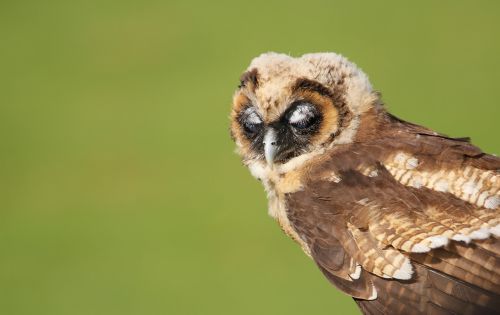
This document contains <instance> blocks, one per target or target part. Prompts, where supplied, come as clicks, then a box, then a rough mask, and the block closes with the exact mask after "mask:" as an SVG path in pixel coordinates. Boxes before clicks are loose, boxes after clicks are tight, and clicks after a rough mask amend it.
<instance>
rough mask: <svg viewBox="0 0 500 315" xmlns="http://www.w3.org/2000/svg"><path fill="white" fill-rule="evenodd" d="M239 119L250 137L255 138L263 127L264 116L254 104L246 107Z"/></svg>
mask: <svg viewBox="0 0 500 315" xmlns="http://www.w3.org/2000/svg"><path fill="white" fill-rule="evenodd" d="M238 120H239V122H240V125H241V126H242V127H243V130H244V131H245V134H246V136H247V137H249V138H253V137H254V136H255V135H256V134H258V133H259V131H260V130H261V129H262V118H260V116H259V114H258V113H257V111H256V110H255V108H254V107H253V106H248V107H247V108H245V109H244V110H243V111H242V112H241V115H240V117H239V118H238Z"/></svg>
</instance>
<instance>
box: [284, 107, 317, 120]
mask: <svg viewBox="0 0 500 315" xmlns="http://www.w3.org/2000/svg"><path fill="white" fill-rule="evenodd" d="M313 116H314V109H313V108H312V105H310V104H301V105H299V106H297V108H296V109H295V110H294V111H293V113H292V116H290V118H289V119H288V122H289V123H291V124H297V123H300V122H301V121H304V120H309V119H310V118H312V117H313Z"/></svg>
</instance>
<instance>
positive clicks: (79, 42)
mask: <svg viewBox="0 0 500 315" xmlns="http://www.w3.org/2000/svg"><path fill="white" fill-rule="evenodd" d="M499 15H500V2H497V1H418V2H417V1H412V2H410V1H384V2H375V1H363V2H361V1H349V2H347V1H283V2H281V3H269V2H268V1H261V0H256V1H244V2H237V1H225V2H210V1H204V2H202V1H198V2H194V1H183V2H181V1H179V2H170V1H117V0H99V1H98V0H86V1H83V0H82V1H62V0H61V1H22V0H20V1H13V0H10V1H9V0H4V1H2V2H1V3H0V43H1V44H0V45H1V46H0V313H1V314H13V315H17V314H50V315H58V314H70V315H73V314H75V315H78V314H82V315H87V314H103V315H110V314H120V315H126V314H356V313H358V311H357V309H356V307H355V305H354V303H353V302H352V300H351V299H350V298H348V297H346V296H344V295H343V294H341V293H339V292H338V291H337V290H336V289H334V288H333V287H331V286H330V285H329V284H328V283H327V281H326V280H325V279H324V278H323V277H322V275H321V274H320V272H319V271H318V270H317V269H316V267H315V266H314V264H313V263H312V261H310V260H309V259H308V258H307V257H306V256H305V255H304V254H302V252H301V251H300V249H299V247H298V246H296V245H295V244H294V243H293V242H292V241H291V240H289V239H288V238H286V237H285V236H284V235H283V233H282V232H281V231H280V229H279V228H278V226H277V225H276V224H275V223H274V222H273V221H272V220H271V219H270V218H269V217H268V216H267V213H266V211H267V210H266V200H265V194H264V192H263V189H262V187H261V186H260V184H259V183H258V182H257V181H256V180H254V179H253V178H251V176H250V175H249V172H248V171H247V170H246V169H244V167H242V165H241V163H240V161H239V159H238V157H237V156H236V155H235V154H234V152H233V149H234V146H233V143H232V142H231V140H230V138H229V133H228V122H229V120H228V114H229V109H230V102H231V97H232V93H233V91H234V89H235V87H236V86H237V84H238V78H239V75H240V73H241V72H242V71H243V70H244V69H245V68H246V67H247V65H248V63H249V61H250V60H251V58H253V57H254V56H256V55H258V54H260V53H262V52H266V51H271V50H272V51H279V52H285V53H290V54H293V55H300V54H302V53H306V52H317V51H335V52H339V53H341V54H343V55H345V56H347V57H348V58H350V59H351V60H353V61H354V62H356V63H357V64H358V65H359V66H360V67H361V68H362V69H364V70H365V71H366V72H367V73H368V74H369V75H370V78H371V80H372V83H373V85H374V86H375V87H376V88H377V89H378V90H380V91H382V93H383V95H384V100H385V102H386V103H387V106H388V107H389V109H390V110H391V111H392V112H393V113H395V114H396V115H398V116H401V117H402V118H404V119H407V120H411V121H413V122H416V123H420V124H424V125H427V126H429V127H432V128H434V129H436V130H438V131H441V132H444V133H447V134H450V135H453V136H471V137H472V139H473V140H474V142H475V143H476V144H478V145H479V146H481V147H482V148H483V149H484V150H486V151H487V152H492V153H494V152H498V150H499V149H500V144H499V141H498V135H499V125H498V118H499V114H500V103H499V101H498V91H499V88H498V86H499V84H500V79H499V77H500V59H499V56H500V41H499V39H500V36H499V33H500V19H499Z"/></svg>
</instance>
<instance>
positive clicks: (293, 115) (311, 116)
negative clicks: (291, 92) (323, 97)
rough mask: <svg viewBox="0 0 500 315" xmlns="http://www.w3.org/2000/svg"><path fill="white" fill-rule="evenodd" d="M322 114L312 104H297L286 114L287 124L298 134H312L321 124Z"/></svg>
mask: <svg viewBox="0 0 500 315" xmlns="http://www.w3.org/2000/svg"><path fill="white" fill-rule="evenodd" d="M321 118H322V117H321V113H320V112H319V110H318V109H317V108H316V106H314V105H313V104H311V103H308V102H303V101H301V102H296V103H295V104H293V105H292V106H291V107H290V108H289V109H288V111H287V112H286V114H285V119H286V121H287V123H288V124H289V125H290V126H291V127H292V128H294V129H295V130H296V131H298V132H308V133H309V132H312V131H315V130H316V129H317V127H318V126H319V123H320V122H321Z"/></svg>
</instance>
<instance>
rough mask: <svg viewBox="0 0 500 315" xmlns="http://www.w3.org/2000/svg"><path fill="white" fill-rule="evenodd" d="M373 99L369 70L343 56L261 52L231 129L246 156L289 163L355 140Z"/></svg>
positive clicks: (240, 93)
mask: <svg viewBox="0 0 500 315" xmlns="http://www.w3.org/2000/svg"><path fill="white" fill-rule="evenodd" d="M374 99H375V95H374V93H373V92H372V88H371V86H370V83H369V82H368V78H367V77H366V75H365V74H364V73H362V72H361V71H360V70H359V69H358V68H357V67H356V66H355V65H354V64H352V63H350V62H348V61H347V60H346V59H345V58H343V57H341V56H339V55H336V54H333V53H325V54H308V55H304V56H302V57H300V58H292V57H289V56H287V55H283V54H275V53H268V54H263V55H261V56H259V57H257V58H255V59H254V60H253V61H252V62H251V64H250V66H249V67H248V69H247V71H246V72H244V73H243V75H242V77H241V83H240V86H239V88H238V90H237V91H236V93H235V95H234V99H233V108H232V113H231V134H232V137H233V139H234V140H235V142H236V144H237V147H238V151H239V153H240V154H241V155H242V157H243V159H244V161H246V162H256V161H258V162H263V163H266V164H267V165H275V164H278V165H280V164H285V163H287V162H289V161H290V160H292V159H294V158H296V157H299V156H302V155H304V154H307V153H310V152H315V151H317V150H320V149H323V148H325V147H328V146H331V145H334V144H335V143H346V142H349V141H352V138H353V136H354V135H355V132H356V129H357V126H358V125H359V120H360V116H361V115H362V113H363V112H365V111H366V110H367V109H368V108H369V107H370V106H373V100H374Z"/></svg>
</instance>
